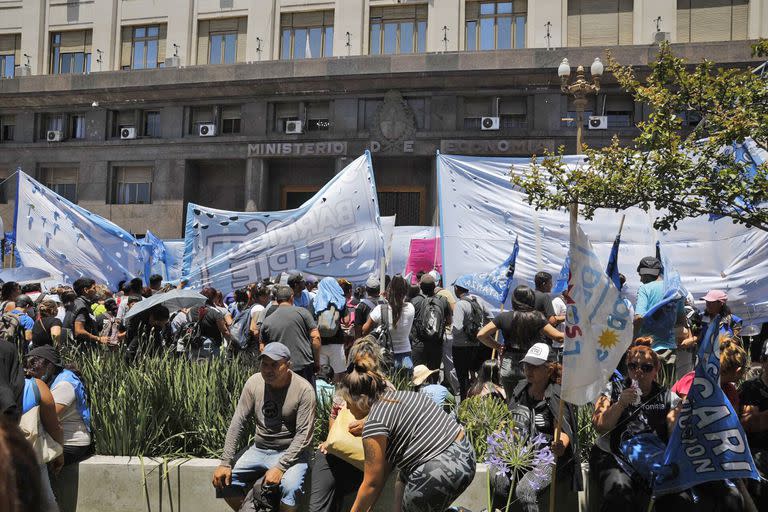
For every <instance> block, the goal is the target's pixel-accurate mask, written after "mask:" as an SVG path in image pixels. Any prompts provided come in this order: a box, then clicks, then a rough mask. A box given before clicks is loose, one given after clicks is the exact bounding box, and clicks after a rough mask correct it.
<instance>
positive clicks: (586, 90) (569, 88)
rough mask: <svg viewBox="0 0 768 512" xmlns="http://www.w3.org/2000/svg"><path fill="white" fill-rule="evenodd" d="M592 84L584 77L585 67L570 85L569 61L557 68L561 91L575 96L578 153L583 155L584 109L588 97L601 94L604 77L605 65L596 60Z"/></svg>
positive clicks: (591, 70)
mask: <svg viewBox="0 0 768 512" xmlns="http://www.w3.org/2000/svg"><path fill="white" fill-rule="evenodd" d="M590 72H591V74H592V82H591V83H590V82H589V81H587V79H586V77H585V76H584V66H579V67H578V68H576V80H574V82H573V83H570V84H569V83H568V79H569V78H570V77H571V66H570V64H568V59H563V62H561V63H560V66H559V67H558V68H557V74H558V76H559V77H560V90H561V91H563V92H564V93H565V94H567V95H569V96H573V99H574V101H573V103H574V105H575V106H576V153H578V154H581V153H582V152H583V150H584V148H583V146H582V131H583V129H584V109H585V108H586V106H587V95H589V94H597V93H598V92H600V77H602V76H603V63H602V62H600V59H599V58H596V59H595V61H594V62H593V63H592V66H591V67H590Z"/></svg>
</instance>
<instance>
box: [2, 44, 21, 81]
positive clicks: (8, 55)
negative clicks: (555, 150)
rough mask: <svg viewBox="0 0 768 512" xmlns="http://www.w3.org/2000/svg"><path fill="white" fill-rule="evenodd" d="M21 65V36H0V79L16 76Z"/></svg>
mask: <svg viewBox="0 0 768 512" xmlns="http://www.w3.org/2000/svg"><path fill="white" fill-rule="evenodd" d="M20 64H21V34H3V35H0V78H13V77H14V76H16V66H18V65H20Z"/></svg>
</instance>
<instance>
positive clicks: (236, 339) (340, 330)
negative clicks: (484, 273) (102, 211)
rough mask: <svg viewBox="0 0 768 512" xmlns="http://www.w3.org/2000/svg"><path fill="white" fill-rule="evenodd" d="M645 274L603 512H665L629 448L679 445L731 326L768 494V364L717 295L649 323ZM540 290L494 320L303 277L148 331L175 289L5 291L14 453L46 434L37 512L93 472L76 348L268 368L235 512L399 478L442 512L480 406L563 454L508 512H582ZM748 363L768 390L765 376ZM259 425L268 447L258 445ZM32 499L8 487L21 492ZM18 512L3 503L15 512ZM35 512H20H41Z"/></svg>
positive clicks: (338, 502)
mask: <svg viewBox="0 0 768 512" xmlns="http://www.w3.org/2000/svg"><path fill="white" fill-rule="evenodd" d="M637 271H638V274H639V276H640V279H641V281H642V283H643V284H642V285H641V286H640V289H639V291H638V294H637V301H636V302H635V303H634V304H632V303H631V302H629V301H628V300H626V299H625V302H626V303H627V306H628V307H629V308H631V310H632V311H633V312H634V313H633V314H634V319H635V334H636V340H635V342H634V343H633V345H632V347H630V349H629V350H628V351H627V353H626V355H625V357H624V358H622V361H621V363H620V364H619V366H618V367H617V369H616V372H615V374H614V376H613V377H612V378H611V380H610V382H608V383H607V386H606V389H605V391H604V392H603V394H602V395H601V396H600V397H599V399H598V400H597V401H596V403H595V406H594V413H593V416H592V423H593V425H594V428H595V430H596V431H597V433H598V437H597V441H596V443H595V445H594V446H593V447H592V449H591V451H590V452H589V455H588V459H589V463H590V468H591V475H593V476H592V479H593V481H594V482H595V483H596V488H597V489H598V493H597V494H598V499H599V501H600V503H601V510H604V511H609V510H610V511H613V510H617V509H624V510H647V508H648V503H649V501H650V497H651V491H652V488H651V484H650V482H647V481H644V480H643V474H642V471H640V470H638V469H637V468H636V467H633V460H632V459H631V457H628V455H627V452H626V444H627V440H628V439H632V438H637V437H638V436H652V437H653V439H654V442H656V443H658V444H659V445H661V446H663V445H664V444H665V443H666V442H667V441H668V440H669V436H670V433H671V431H672V428H673V427H674V424H675V420H676V418H677V415H678V414H679V411H680V408H681V403H682V401H683V400H685V397H686V395H687V394H688V391H689V388H690V386H691V383H692V380H693V373H692V372H693V369H694V365H695V363H696V357H695V356H696V348H697V346H698V345H699V344H700V343H701V342H702V339H703V336H704V334H705V333H706V330H707V327H708V326H709V324H710V323H711V322H713V321H714V320H715V318H718V319H719V326H718V328H719V330H720V334H721V349H720V358H721V369H722V372H721V385H722V388H723V390H724V391H725V393H726V396H727V397H728V399H729V400H730V401H731V405H732V406H733V408H734V410H735V411H736V413H737V414H738V415H739V417H740V419H741V422H742V425H743V426H744V429H745V431H746V432H747V433H748V439H749V445H750V446H749V447H750V449H751V450H752V453H753V456H754V459H755V461H756V463H757V466H758V469H759V470H760V471H761V475H762V476H763V477H765V476H768V344H766V345H765V346H761V345H758V346H756V347H754V348H753V347H744V346H743V343H742V340H741V338H740V329H741V319H739V318H738V317H737V316H736V315H734V314H733V313H732V312H731V311H730V310H729V308H728V304H727V299H728V297H727V294H726V293H725V292H723V291H719V290H711V291H710V292H709V293H707V295H706V296H705V297H701V299H703V300H704V302H705V304H706V307H705V310H704V311H703V312H702V313H699V312H698V311H697V310H696V307H695V305H694V302H695V301H694V300H693V298H692V297H689V298H688V300H679V301H677V302H673V303H672V304H669V305H667V306H664V307H662V308H658V309H657V310H656V311H655V313H653V314H647V313H648V312H649V311H651V310H653V308H654V305H657V304H658V303H659V302H660V301H662V298H663V296H664V280H663V277H664V275H663V272H664V269H663V266H662V264H661V262H660V261H659V260H658V259H656V258H654V257H646V258H643V259H642V260H641V261H640V264H639V266H638V269H637ZM411 277H413V279H414V282H411ZM622 283H623V276H622ZM533 284H534V287H533V288H531V287H529V286H526V285H519V286H517V287H516V288H514V290H512V292H511V306H512V307H511V309H510V310H509V311H505V312H502V313H499V314H497V315H495V316H493V315H492V314H491V311H490V310H489V308H488V307H487V305H486V303H485V302H484V301H482V300H479V299H478V298H477V297H475V296H474V295H473V294H472V293H471V290H470V287H471V285H470V284H469V282H468V281H465V280H464V279H462V278H459V279H458V280H457V281H456V282H454V283H452V285H451V286H450V287H444V286H443V283H442V282H441V276H440V275H439V273H438V272H436V271H431V272H421V273H419V274H418V275H416V276H406V277H403V276H401V275H399V274H398V275H395V276H391V277H389V276H387V277H386V279H385V281H384V282H383V283H382V282H380V281H379V279H378V278H377V277H373V276H372V277H370V278H369V279H368V280H367V281H366V282H365V284H364V286H362V287H360V288H356V287H355V286H354V285H353V283H350V282H349V281H347V280H345V279H335V278H333V277H325V278H323V279H321V280H319V281H317V280H316V279H314V278H313V277H312V276H305V275H302V274H301V273H299V272H292V273H289V274H285V275H283V276H281V277H279V278H277V279H272V280H264V281H261V282H258V283H253V284H251V285H249V286H247V287H245V288H243V289H240V290H235V291H233V292H232V293H229V294H227V295H224V293H223V292H222V291H220V290H216V289H214V288H211V287H206V288H203V289H202V290H201V291H200V293H201V294H202V295H203V296H204V297H205V302H204V303H203V304H200V305H197V306H192V307H189V308H182V309H178V310H171V309H169V308H168V307H167V306H166V305H164V304H163V302H162V300H158V301H157V304H155V305H153V306H151V307H146V308H144V307H139V308H138V309H136V310H135V311H134V313H131V310H132V309H133V308H135V307H137V305H138V304H141V301H142V300H147V299H149V298H153V297H154V296H155V295H157V294H162V293H167V292H170V291H172V290H173V289H174V287H171V286H170V285H167V284H166V285H164V284H163V280H162V278H161V277H160V276H152V277H151V278H150V279H149V286H144V283H143V282H142V280H141V279H138V278H137V279H132V280H130V281H128V282H126V283H122V284H121V285H120V289H119V290H116V291H112V290H109V289H108V287H106V286H104V285H101V284H97V283H96V282H95V281H94V280H93V279H90V278H80V279H78V280H76V281H75V282H74V283H72V286H71V287H65V286H62V287H58V288H54V289H52V290H49V291H48V292H46V293H44V292H43V291H42V289H41V287H40V286H39V285H34V284H32V285H25V286H24V287H23V288H22V287H21V286H19V285H18V283H4V284H3V285H2V289H1V290H0V294H1V297H0V300H1V301H2V302H0V312H1V313H2V322H0V370H1V371H2V374H1V375H0V378H1V379H2V380H0V385H2V386H1V387H0V398H2V403H1V405H2V412H3V417H4V423H3V427H2V430H3V433H2V435H0V453H3V452H2V450H4V449H5V450H7V441H6V440H7V439H12V438H13V437H14V436H17V437H18V432H17V431H16V429H17V427H16V426H15V425H16V424H18V423H19V422H21V424H22V426H23V427H24V433H25V434H27V438H29V430H30V427H28V426H26V425H28V424H30V423H34V425H35V428H36V429H38V430H39V432H37V433H38V434H40V435H38V436H36V437H35V439H36V442H35V443H33V445H32V447H33V452H34V457H35V460H36V464H35V467H36V470H35V477H34V478H35V481H36V479H37V478H38V477H39V482H38V484H39V486H40V489H42V490H41V491H40V493H39V500H38V502H37V503H38V504H37V506H39V510H46V511H48V510H56V509H57V508H56V501H55V496H54V494H53V492H52V491H51V485H50V476H52V475H53V476H55V474H56V473H57V472H58V471H59V470H60V468H61V467H62V466H64V465H68V464H74V463H77V462H79V461H81V460H83V459H84V458H86V457H88V456H89V455H91V454H92V453H93V435H92V432H91V424H90V410H89V407H88V383H87V382H84V381H83V379H82V377H81V375H80V374H79V372H78V370H77V368H75V367H72V366H68V365H66V364H64V363H63V362H62V359H61V356H60V353H59V352H60V350H61V349H62V348H63V347H76V348H77V349H80V350H97V349H101V350H122V352H121V354H123V356H124V358H125V364H129V365H130V364H134V363H135V361H136V360H137V358H141V357H146V356H149V355H161V354H164V355H167V356H169V357H178V358H184V359H188V360H190V361H195V362H201V361H202V362H204V361H205V360H207V359H210V358H216V357H250V358H253V359H254V361H256V360H257V361H258V363H259V364H258V366H259V371H258V373H255V374H254V375H252V376H251V377H250V378H249V379H248V381H247V382H246V384H245V386H244V388H243V389H242V392H241V395H240V399H239V401H238V404H237V407H236V409H235V411H234V415H233V418H232V421H231V424H230V427H229V430H228V432H227V436H226V441H225V444H224V450H223V453H222V456H221V464H220V465H219V467H218V468H217V469H216V471H215V473H214V475H213V485H214V487H215V488H216V492H217V495H218V496H220V497H221V498H223V499H225V500H226V501H227V503H228V504H229V505H230V506H231V507H232V508H233V509H235V510H278V509H279V510H295V509H296V508H297V505H298V503H299V499H300V497H301V496H302V495H303V494H306V495H308V503H309V510H310V511H311V512H320V511H328V512H331V511H339V510H342V505H343V503H344V501H345V500H346V501H349V502H351V503H352V505H351V510H354V511H367V510H370V509H371V507H373V505H374V504H375V503H376V501H377V500H378V499H379V497H380V496H381V493H382V492H383V489H384V485H385V483H386V481H387V478H388V477H389V475H390V474H391V473H394V474H396V476H395V485H394V492H395V503H396V507H397V510H404V511H407V512H411V511H432V510H434V511H440V512H442V511H444V510H446V509H447V508H449V507H450V505H451V503H453V502H454V501H455V500H456V498H457V497H458V496H459V495H460V494H461V493H462V492H463V491H464V490H465V489H466V488H467V487H468V486H469V484H470V483H471V481H472V479H473V478H474V475H475V463H476V462H477V461H476V458H475V452H474V449H473V447H472V445H471V443H470V442H469V439H468V436H467V433H466V431H465V430H464V427H463V426H462V425H461V424H460V423H459V422H458V420H457V417H456V415H455V414H454V412H453V411H454V409H455V404H456V403H457V402H461V401H463V400H466V399H469V398H472V397H476V396H480V397H489V399H492V400H499V401H500V402H501V403H504V404H506V405H507V407H508V408H509V410H510V412H511V414H512V416H513V417H514V418H516V419H517V420H519V421H516V422H515V423H516V425H517V426H516V428H517V429H518V430H519V433H520V435H525V436H530V437H536V438H537V439H540V440H541V442H542V443H544V444H546V446H547V447H548V448H549V450H550V451H551V453H552V455H553V459H552V460H551V461H550V463H551V465H553V466H556V473H555V474H556V480H555V481H554V482H553V481H552V479H551V474H550V473H549V472H548V471H544V472H542V471H540V470H539V471H530V472H529V473H526V474H525V475H523V476H522V478H519V479H517V481H515V482H514V487H513V485H512V484H513V482H511V481H510V480H509V478H507V477H505V476H504V475H501V474H499V475H494V477H493V479H492V487H493V494H494V507H498V508H500V509H504V504H505V503H506V502H507V498H508V497H509V493H514V496H513V501H514V502H515V503H516V504H517V505H516V506H518V507H519V508H521V509H522V510H525V511H530V512H533V511H539V510H544V504H545V503H546V500H547V496H548V493H549V488H550V486H552V485H554V486H555V490H556V496H557V500H558V503H559V504H560V505H559V507H558V509H559V510H566V509H569V510H570V509H571V508H569V507H575V506H576V505H575V503H576V501H575V497H576V493H577V492H578V491H579V490H581V489H582V487H583V482H582V479H581V476H582V473H581V461H580V457H581V456H582V453H581V449H580V448H579V444H578V442H579V440H578V437H579V436H578V425H577V420H576V417H577V414H576V410H575V408H574V407H573V406H571V405H569V404H565V405H564V406H562V407H564V409H563V410H562V411H561V410H560V409H561V405H560V404H561V401H560V394H561V388H560V384H561V378H560V376H561V372H562V368H561V365H560V360H561V354H562V346H563V341H564V337H565V334H564V331H565V317H566V307H565V304H566V301H565V296H564V295H563V294H553V293H552V286H553V279H552V276H551V275H550V274H548V273H546V272H539V273H538V274H537V275H536V276H535V280H534V283H533ZM180 287H181V286H180ZM564 293H565V292H564ZM146 304H148V305H149V304H152V303H146ZM139 311H140V312H139ZM750 349H751V350H752V354H753V358H754V359H755V360H756V361H758V362H759V363H760V366H761V369H762V371H761V372H760V371H755V370H757V368H754V369H750V365H751V361H750V359H749V358H748V356H747V351H748V350H750ZM748 374H749V375H748ZM752 374H754V375H752ZM397 380H408V381H410V384H411V389H412V390H411V391H398V389H397V388H398V386H397V385H396V384H397V382H395V381H397ZM673 383H674V385H672V384H673ZM400 387H402V386H400ZM318 400H330V402H331V403H332V407H331V414H330V422H329V425H328V427H329V428H328V432H329V433H328V438H327V439H326V440H325V441H324V442H323V443H321V444H320V446H319V447H318V448H317V450H316V452H315V453H314V454H312V453H311V450H312V440H313V433H314V428H315V414H316V405H317V401H318ZM30 418H31V419H30ZM559 418H562V419H561V420H559V421H560V427H561V428H556V424H557V423H558V419H559ZM36 419H39V422H38V421H36ZM249 421H253V422H254V423H255V426H256V428H255V432H247V431H246V428H247V425H249V424H250V423H249ZM249 437H250V438H252V442H251V443H250V444H249V445H248V446H247V447H246V448H245V449H244V450H241V451H240V452H238V451H237V447H238V446H239V445H240V444H241V443H242V441H243V440H244V439H246V438H249ZM40 439H42V441H39V440H40ZM4 443H5V444H4ZM23 451H24V450H20V451H19V454H18V455H15V456H14V457H17V458H18V461H17V460H16V459H14V463H13V464H12V465H10V466H9V465H8V464H7V461H6V463H5V466H7V467H5V468H4V472H5V473H7V474H12V475H13V474H18V471H21V470H22V468H23V467H25V466H24V465H25V464H27V465H28V464H29V457H28V456H27V455H28V454H24V453H21V452H23ZM25 457H26V458H25ZM0 459H2V457H0ZM14 464H15V467H14ZM0 465H3V463H2V462H0ZM539 469H540V468H539ZM14 472H16V473H14ZM308 472H311V475H312V476H311V484H310V485H307V482H308V480H310V479H308V478H307V474H308ZM547 475H550V476H549V477H548V476H547ZM22 480H23V479H20V478H18V477H16V478H15V480H8V482H10V481H13V482H15V483H14V486H16V487H19V488H21V486H23V485H27V484H25V483H23V482H22ZM0 487H2V485H0ZM3 499H5V498H4V495H3V494H2V493H0V504H2V500H3ZM8 499H10V498H8ZM25 499H26V498H25ZM20 506H21V507H22V508H18V507H17V508H15V509H14V508H8V509H7V510H35V509H33V508H24V507H25V505H20ZM750 506H753V507H757V508H756V510H768V486H766V483H765V480H763V481H760V482H755V481H749V482H741V481H736V482H730V481H723V482H715V483H711V484H707V485H701V486H696V487H694V488H691V489H687V490H685V491H683V492H680V493H678V494H675V495H671V496H666V497H664V498H662V499H659V500H657V501H656V503H655V507H656V510H672V509H673V508H675V509H684V510H721V511H730V510H733V511H736V510H745V509H747V508H745V507H750ZM4 510H5V508H4Z"/></svg>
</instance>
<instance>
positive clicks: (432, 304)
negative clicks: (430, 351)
mask: <svg viewBox="0 0 768 512" xmlns="http://www.w3.org/2000/svg"><path fill="white" fill-rule="evenodd" d="M413 328H414V330H415V332H416V339H418V340H419V341H421V342H422V343H424V344H434V345H442V343H443V336H444V334H445V309H444V306H443V302H442V299H441V298H440V297H438V296H436V295H433V296H432V297H424V299H423V300H422V301H421V302H420V303H419V312H418V314H417V315H416V322H415V324H414V326H413Z"/></svg>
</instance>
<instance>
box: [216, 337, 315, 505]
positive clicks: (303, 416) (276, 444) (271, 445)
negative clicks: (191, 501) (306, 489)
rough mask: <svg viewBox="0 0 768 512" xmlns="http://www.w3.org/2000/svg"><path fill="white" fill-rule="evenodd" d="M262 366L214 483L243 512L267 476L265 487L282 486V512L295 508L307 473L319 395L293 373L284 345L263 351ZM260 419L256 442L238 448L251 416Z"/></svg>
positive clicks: (240, 407) (248, 388)
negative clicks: (253, 490)
mask: <svg viewBox="0 0 768 512" xmlns="http://www.w3.org/2000/svg"><path fill="white" fill-rule="evenodd" d="M259 360H260V362H261V368H260V372H259V373H255V374H253V375H252V376H251V377H250V378H249V379H248V380H247V381H246V383H245V386H244V387H243V392H242V393H241V395H240V400H239V401H238V403H237V408H236V409H235V414H234V416H233V417H232V422H231V423H230V425H229V430H228V431H227V439H226V441H225V443H224V452H223V454H222V456H221V464H220V465H219V467H218V468H216V471H215V472H214V473H213V485H214V487H216V488H217V489H220V490H225V489H226V490H225V491H224V492H222V495H224V497H225V499H226V501H227V503H228V504H229V506H230V507H232V508H233V509H234V510H239V509H240V507H241V506H242V504H243V501H244V499H245V493H246V492H248V490H249V489H250V488H251V487H252V486H253V484H254V483H255V482H256V481H257V480H258V479H259V478H260V477H261V476H262V475H263V476H264V483H263V485H264V486H265V487H270V486H276V485H278V484H279V485H280V490H281V494H282V497H281V500H280V510H281V511H293V510H296V509H297V495H298V494H299V493H301V492H302V483H303V482H304V477H305V475H306V472H307V467H308V466H307V461H308V460H309V453H308V450H309V449H310V448H311V447H312V433H313V430H314V424H315V391H314V389H313V388H312V386H311V385H310V384H309V382H307V381H306V380H304V379H303V378H301V377H300V376H299V375H298V374H296V373H294V372H293V371H291V352H290V350H288V347H286V346H285V345H283V344H282V343H278V342H273V343H270V344H268V345H266V346H265V347H264V350H263V351H262V352H261V355H260V356H259ZM251 416H253V417H254V418H255V420H256V432H255V435H254V442H253V444H252V445H251V446H250V447H248V448H247V449H246V450H245V451H244V452H242V453H241V454H239V456H237V455H236V454H235V450H236V449H237V446H238V444H239V442H240V437H241V435H242V433H243V430H245V426H246V424H247V422H248V420H249V418H250V417H251Z"/></svg>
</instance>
